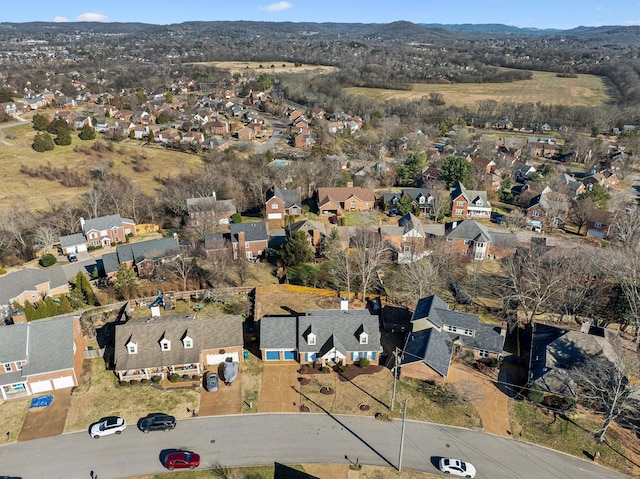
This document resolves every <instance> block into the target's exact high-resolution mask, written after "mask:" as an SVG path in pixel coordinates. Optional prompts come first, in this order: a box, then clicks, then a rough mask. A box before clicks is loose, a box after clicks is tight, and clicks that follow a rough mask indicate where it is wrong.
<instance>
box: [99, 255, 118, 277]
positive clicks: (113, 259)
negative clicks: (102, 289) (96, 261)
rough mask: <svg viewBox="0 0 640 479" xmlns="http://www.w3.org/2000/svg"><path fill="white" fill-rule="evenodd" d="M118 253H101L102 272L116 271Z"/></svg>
mask: <svg viewBox="0 0 640 479" xmlns="http://www.w3.org/2000/svg"><path fill="white" fill-rule="evenodd" d="M119 264H120V263H118V253H106V254H103V255H102V269H103V270H104V274H111V273H115V272H116V271H118V265H119Z"/></svg>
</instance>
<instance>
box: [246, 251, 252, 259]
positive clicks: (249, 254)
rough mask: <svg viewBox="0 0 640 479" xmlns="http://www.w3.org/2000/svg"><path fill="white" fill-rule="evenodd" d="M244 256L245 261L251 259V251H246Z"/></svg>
mask: <svg viewBox="0 0 640 479" xmlns="http://www.w3.org/2000/svg"><path fill="white" fill-rule="evenodd" d="M245 256H246V257H247V259H251V258H253V253H252V252H251V251H247V252H246V253H245Z"/></svg>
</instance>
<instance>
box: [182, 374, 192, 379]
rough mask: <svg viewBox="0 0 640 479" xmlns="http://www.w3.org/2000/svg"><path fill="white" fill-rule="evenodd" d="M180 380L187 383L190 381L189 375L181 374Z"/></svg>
mask: <svg viewBox="0 0 640 479" xmlns="http://www.w3.org/2000/svg"><path fill="white" fill-rule="evenodd" d="M182 380H183V381H189V380H191V375H190V374H183V375H182Z"/></svg>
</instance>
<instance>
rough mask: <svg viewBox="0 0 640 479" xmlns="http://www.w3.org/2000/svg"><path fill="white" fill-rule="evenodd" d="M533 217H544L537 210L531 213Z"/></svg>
mask: <svg viewBox="0 0 640 479" xmlns="http://www.w3.org/2000/svg"><path fill="white" fill-rule="evenodd" d="M531 216H535V217H537V218H539V217H540V216H542V214H541V213H540V212H539V211H537V210H533V211H532V212H531Z"/></svg>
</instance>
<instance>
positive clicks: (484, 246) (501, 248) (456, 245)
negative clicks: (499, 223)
mask: <svg viewBox="0 0 640 479" xmlns="http://www.w3.org/2000/svg"><path fill="white" fill-rule="evenodd" d="M452 225H453V229H452V230H451V231H449V232H448V233H447V234H446V241H447V243H450V245H451V248H452V249H453V250H454V251H455V252H457V253H459V254H464V255H466V256H468V257H469V258H472V259H475V260H484V259H499V258H504V257H505V256H508V255H510V254H513V253H514V252H515V250H516V246H517V240H518V238H517V236H516V234H515V233H514V232H513V231H492V230H489V228H487V227H486V226H485V225H483V224H481V223H478V222H477V221H473V220H464V221H461V222H460V223H455V222H454V223H452Z"/></svg>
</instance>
